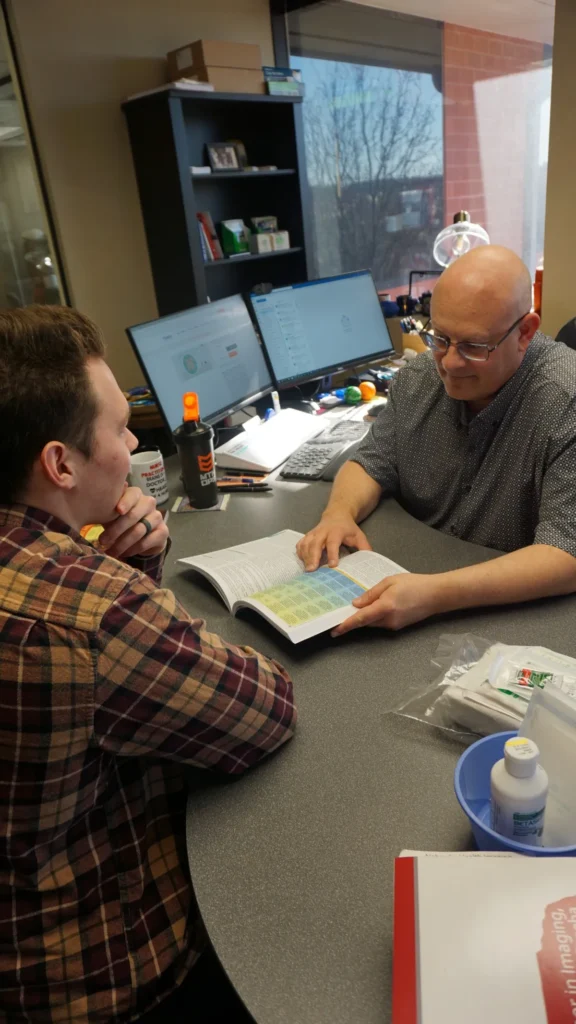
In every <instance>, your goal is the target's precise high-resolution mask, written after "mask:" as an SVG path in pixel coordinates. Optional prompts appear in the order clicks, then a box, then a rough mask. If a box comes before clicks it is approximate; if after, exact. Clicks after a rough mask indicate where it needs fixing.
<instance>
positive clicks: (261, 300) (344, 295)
mask: <svg viewBox="0 0 576 1024" xmlns="http://www.w3.org/2000/svg"><path fill="white" fill-rule="evenodd" d="M250 300H251V303H252V308H253V310H254V314H255V317H256V320H257V322H258V326H259V328H260V332H261V334H262V339H263V341H264V345H265V346H266V351H267V353H268V359H269V361H270V365H271V367H272V372H273V374H274V377H275V378H276V382H277V383H278V384H279V385H284V386H288V385H290V384H296V383H298V382H299V381H303V380H311V379H313V378H314V377H323V376H324V375H325V374H327V373H333V372H334V371H335V370H338V369H340V368H341V367H345V366H352V365H353V364H354V363H362V362H369V361H370V360H371V359H375V358H377V357H378V356H383V355H387V354H388V353H389V352H392V351H393V350H394V346H393V345H392V341H391V339H390V335H389V333H388V328H387V326H386V321H385V319H384V315H383V313H382V309H381V306H380V300H379V299H378V294H377V292H376V287H375V285H374V281H373V278H372V274H371V273H370V272H369V271H368V270H362V271H359V272H358V273H355V274H342V275H340V276H339V277H327V278H324V279H323V280H320V281H308V282H307V283H306V284H297V285H292V286H290V287H289V288H274V289H273V290H272V291H271V292H269V294H268V295H255V294H253V295H251V296H250Z"/></svg>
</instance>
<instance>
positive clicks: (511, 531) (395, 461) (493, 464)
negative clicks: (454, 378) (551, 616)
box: [353, 333, 576, 556]
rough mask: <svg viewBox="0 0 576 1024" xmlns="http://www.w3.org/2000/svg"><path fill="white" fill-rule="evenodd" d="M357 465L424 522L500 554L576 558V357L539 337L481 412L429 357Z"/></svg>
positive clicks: (394, 398) (393, 392) (408, 371)
mask: <svg viewBox="0 0 576 1024" xmlns="http://www.w3.org/2000/svg"><path fill="white" fill-rule="evenodd" d="M353 459H354V461H355V462H358V463H359V464H360V465H361V466H362V467H363V469H365V470H366V472H367V473H368V474H369V475H370V476H371V477H372V478H373V479H374V480H376V481H377V483H378V484H380V486H381V487H382V491H383V496H387V495H391V496H393V497H395V498H397V499H398V501H399V502H400V504H401V505H402V506H403V507H404V508H405V509H406V510H407V511H408V512H410V513H411V514H412V515H413V516H415V517H416V518H417V519H420V520H421V521H422V522H423V523H427V524H428V526H434V527H436V529H438V530H443V531H444V532H445V533H450V534H453V535H454V536H456V537H461V538H463V539H464V540H469V541H474V543H476V544H482V545H485V546H486V547H491V548H496V549H497V550H499V551H515V550H516V549H518V548H522V547H526V546H527V545H529V544H533V543H537V544H550V545H552V546H553V547H557V548H562V550H564V551H567V552H569V553H570V554H571V555H574V556H576V352H573V351H572V350H571V349H569V348H567V347H566V345H564V344H562V343H561V342H555V341H553V340H552V339H551V338H547V337H545V336H544V335H543V334H540V333H538V334H536V335H535V337H534V338H533V339H532V342H531V343H530V345H529V347H528V350H527V352H526V355H525V356H524V359H523V361H522V364H521V366H520V367H519V369H518V370H517V371H516V373H515V374H514V376H513V377H511V378H510V380H509V381H508V382H507V383H506V384H505V385H504V387H503V388H502V389H501V391H499V392H498V394H497V395H496V397H495V398H494V399H493V400H492V402H491V403H490V405H488V406H487V407H486V408H485V409H483V410H482V412H480V413H478V414H477V415H476V416H471V415H470V413H469V410H468V406H467V405H466V403H465V402H462V401H458V400H457V399H454V398H450V397H449V396H448V395H447V394H446V392H445V390H444V385H443V383H442V380H441V378H440V376H439V375H438V371H437V370H436V366H435V364H434V360H433V358H432V356H431V354H430V353H424V354H422V355H420V356H418V357H417V359H415V360H414V361H413V362H412V363H410V364H409V365H408V366H407V367H406V368H405V369H403V370H401V371H400V373H399V374H398V376H397V378H396V380H395V381H394V383H393V385H392V387H391V388H390V397H389V401H388V404H387V406H386V407H385V408H384V409H383V410H382V411H381V413H380V415H379V416H378V418H377V420H376V421H375V423H374V424H373V426H372V428H371V430H370V432H369V433H368V435H367V437H366V438H365V439H364V441H363V442H362V444H361V445H360V447H359V449H358V450H357V452H356V454H355V455H354V456H353Z"/></svg>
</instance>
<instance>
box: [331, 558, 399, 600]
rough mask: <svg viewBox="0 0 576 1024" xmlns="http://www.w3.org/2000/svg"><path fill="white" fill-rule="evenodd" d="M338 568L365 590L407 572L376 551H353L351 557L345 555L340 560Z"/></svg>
mask: <svg viewBox="0 0 576 1024" xmlns="http://www.w3.org/2000/svg"><path fill="white" fill-rule="evenodd" d="M339 568H340V569H342V571H343V572H345V573H347V575H349V576H352V577H353V579H355V580H357V582H358V583H360V584H361V586H363V587H366V589H367V590H370V588H371V587H374V586H376V584H377V583H380V580H383V579H385V578H386V576H396V575H397V574H398V573H399V572H407V571H408V570H407V569H403V568H402V566H401V565H397V564H396V562H392V561H391V560H390V559H389V558H385V556H384V555H379V554H378V553H377V552H376V551H355V552H354V553H353V554H352V555H346V556H345V557H344V558H341V559H340V564H339Z"/></svg>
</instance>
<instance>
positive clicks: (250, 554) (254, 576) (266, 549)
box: [180, 530, 304, 608]
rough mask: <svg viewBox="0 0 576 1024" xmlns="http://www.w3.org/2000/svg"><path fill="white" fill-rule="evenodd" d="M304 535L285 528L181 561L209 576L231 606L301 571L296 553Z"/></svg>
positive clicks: (302, 567)
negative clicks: (243, 542) (271, 534)
mask: <svg viewBox="0 0 576 1024" xmlns="http://www.w3.org/2000/svg"><path fill="white" fill-rule="evenodd" d="M303 536H304V534H302V533H297V532H296V531H295V530H282V531H281V532H280V533H275V534H273V536H272V537H264V538H262V540H254V541H249V542H248V543H247V544H238V545H237V546H236V547H232V548H222V549H221V550H220V551H212V552H210V554H208V555H194V556H192V557H190V558H181V559H180V561H181V562H182V563H183V564H184V565H189V566H192V568H193V569H197V570H198V571H199V572H201V573H203V574H204V575H205V576H208V578H209V579H210V580H212V581H213V582H214V584H215V585H216V586H217V588H218V590H219V591H220V592H221V594H222V596H223V597H224V600H225V601H226V603H227V604H228V605H229V607H230V608H232V607H233V605H234V604H235V603H236V601H241V600H243V599H244V598H247V597H249V596H250V594H254V593H256V592H257V591H259V590H267V589H268V587H275V586H277V584H279V583H288V582H289V581H290V580H293V579H294V577H295V576H299V575H300V573H301V572H302V571H303V569H304V565H303V563H302V562H301V561H300V559H299V558H298V556H297V554H296V544H297V543H298V541H299V540H301V539H302V537H303Z"/></svg>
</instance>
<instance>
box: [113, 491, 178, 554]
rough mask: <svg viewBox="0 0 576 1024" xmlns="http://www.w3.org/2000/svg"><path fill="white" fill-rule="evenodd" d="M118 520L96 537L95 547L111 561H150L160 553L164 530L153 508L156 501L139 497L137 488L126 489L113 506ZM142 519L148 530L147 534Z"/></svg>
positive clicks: (162, 548) (164, 542)
mask: <svg viewBox="0 0 576 1024" xmlns="http://www.w3.org/2000/svg"><path fill="white" fill-rule="evenodd" d="M116 511H117V513H118V516H117V518H116V519H113V520H112V522H110V523H108V524H107V526H106V528H105V530H104V532H103V533H101V534H100V537H99V547H100V548H102V550H103V551H105V552H106V554H107V555H111V556H112V557H113V558H122V559H126V558H133V557H134V556H139V557H140V558H152V557H153V556H154V555H160V554H162V552H163V551H164V548H165V547H166V544H167V541H168V536H169V534H168V527H167V526H166V524H165V522H164V519H163V517H162V513H161V512H159V511H158V509H157V508H156V499H155V498H150V497H148V495H146V494H142V491H141V490H140V488H139V487H127V488H126V490H125V491H124V494H123V495H122V497H121V498H120V501H119V502H118V504H117V506H116ZM142 519H146V520H147V522H148V523H150V526H151V527H152V529H151V530H147V528H146V525H145V523H143V522H141V520H142Z"/></svg>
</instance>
